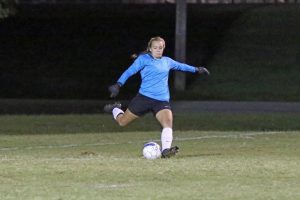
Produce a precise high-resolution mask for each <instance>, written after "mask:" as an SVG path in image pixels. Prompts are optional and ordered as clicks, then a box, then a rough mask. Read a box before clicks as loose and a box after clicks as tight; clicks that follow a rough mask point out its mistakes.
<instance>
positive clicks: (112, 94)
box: [108, 83, 121, 98]
mask: <svg viewBox="0 0 300 200" xmlns="http://www.w3.org/2000/svg"><path fill="white" fill-rule="evenodd" d="M120 88H121V84H120V83H115V84H113V85H111V86H109V87H108V91H109V92H110V98H114V97H116V96H118V94H119V92H120Z"/></svg>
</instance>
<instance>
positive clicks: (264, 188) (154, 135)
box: [0, 113, 300, 200]
mask: <svg viewBox="0 0 300 200" xmlns="http://www.w3.org/2000/svg"><path fill="white" fill-rule="evenodd" d="M174 118H175V119H174V120H175V124H176V126H177V128H175V129H174V142H173V144H174V145H178V146H180V149H181V151H180V153H179V154H178V155H177V156H176V157H174V158H171V159H167V160H164V159H158V160H154V161H148V160H145V159H144V158H143V157H142V156H141V149H142V146H143V143H144V142H146V141H153V140H154V141H158V142H159V139H160V131H159V127H158V126H157V123H156V122H155V120H153V118H152V117H151V116H146V117H145V118H142V119H140V120H138V121H136V122H135V123H133V124H132V125H131V126H129V127H127V128H122V129H121V128H118V127H117V125H116V124H115V122H114V121H113V120H112V118H111V116H110V115H20V116H17V115H2V116H0V163H1V164H0V182H1V187H0V199H5V200H6V199H23V200H26V199H28V200H32V199H51V200H52V199H55V200H59V199H60V200H62V199H68V200H70V199H74V200H75V199H76V200H78V199H104V200H106V199H107V200H111V199H130V200H135V199H137V200H138V199H179V200H182V199H189V200H190V199H197V200H198V199H205V200H214V199H215V200H219V199H223V200H232V199H244V200H253V199H257V200H259V199H261V200H265V199H273V200H290V199H299V198H300V192H299V187H300V182H299V179H300V160H299V157H300V149H299V146H300V132H299V130H300V128H299V125H298V124H297V122H299V115H292V114H290V115H288V114H285V115H283V117H280V115H271V114H270V115H255V114H248V115H247V114H235V115H229V114H220V113H219V114H199V115H187V114H179V115H176V116H175V117H174ZM206 123H209V125H206ZM273 123H274V124H276V125H275V126H274V125H272V124H273ZM255 124H256V126H255ZM296 124H297V125H296ZM288 126H291V127H292V128H291V129H289V128H288ZM230 127H232V128H230ZM258 127H259V128H258ZM262 127H269V129H268V130H271V129H272V130H273V131H261V130H259V129H260V128H262ZM270 127H272V128H270ZM147 129H149V130H147ZM276 129H279V130H282V131H275V130H276ZM283 129H285V130H283ZM146 130H147V131H146ZM288 130H294V131H288ZM159 144H160V142H159Z"/></svg>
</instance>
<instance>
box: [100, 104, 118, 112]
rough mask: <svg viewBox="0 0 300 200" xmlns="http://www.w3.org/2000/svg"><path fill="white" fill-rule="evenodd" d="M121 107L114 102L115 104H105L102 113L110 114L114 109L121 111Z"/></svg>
mask: <svg viewBox="0 0 300 200" xmlns="http://www.w3.org/2000/svg"><path fill="white" fill-rule="evenodd" d="M121 107H122V105H121V103H119V102H115V103H110V104H106V105H105V106H104V108H103V110H104V112H107V113H111V112H112V110H113V109H114V108H120V109H121Z"/></svg>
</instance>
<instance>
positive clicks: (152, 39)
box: [131, 36, 166, 59]
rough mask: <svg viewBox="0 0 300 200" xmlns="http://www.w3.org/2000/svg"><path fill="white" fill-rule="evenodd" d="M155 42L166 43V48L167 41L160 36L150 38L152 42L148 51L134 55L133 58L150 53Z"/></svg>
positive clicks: (148, 46)
mask: <svg viewBox="0 0 300 200" xmlns="http://www.w3.org/2000/svg"><path fill="white" fill-rule="evenodd" d="M153 42H163V43H164V48H165V47H166V42H165V40H164V39H163V38H162V37H159V36H156V37H152V38H150V40H149V42H148V45H147V48H146V50H145V51H142V52H141V53H139V54H136V53H134V54H132V55H131V58H133V59H136V58H137V57H138V56H139V55H140V54H146V53H149V52H150V49H151V46H152V43H153Z"/></svg>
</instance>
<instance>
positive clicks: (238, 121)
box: [0, 113, 300, 135]
mask: <svg viewBox="0 0 300 200" xmlns="http://www.w3.org/2000/svg"><path fill="white" fill-rule="evenodd" d="M299 121H300V115H299V114H297V113H277V114H276V113H265V114H261V113H260V114H257V113H198V114H193V113H192V114H189V113H186V114H185V113H175V114H174V130H175V131H176V130H182V131H184V130H203V131H278V130H281V131H288V130H300V124H299ZM159 130H160V126H159V125H158V123H157V121H156V119H155V118H154V117H153V116H152V115H151V114H150V115H146V116H145V117H142V118H140V119H138V120H136V121H134V122H133V123H131V124H129V125H128V126H127V127H125V128H122V127H119V126H118V125H117V123H116V122H115V121H114V120H113V119H112V116H111V115H107V114H94V115H93V114H91V115H88V114H84V115H75V114H73V115H72V114H68V115H0V135H3V134H7V135H19V134H68V133H72V134H74V133H102V132H126V131H159Z"/></svg>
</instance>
